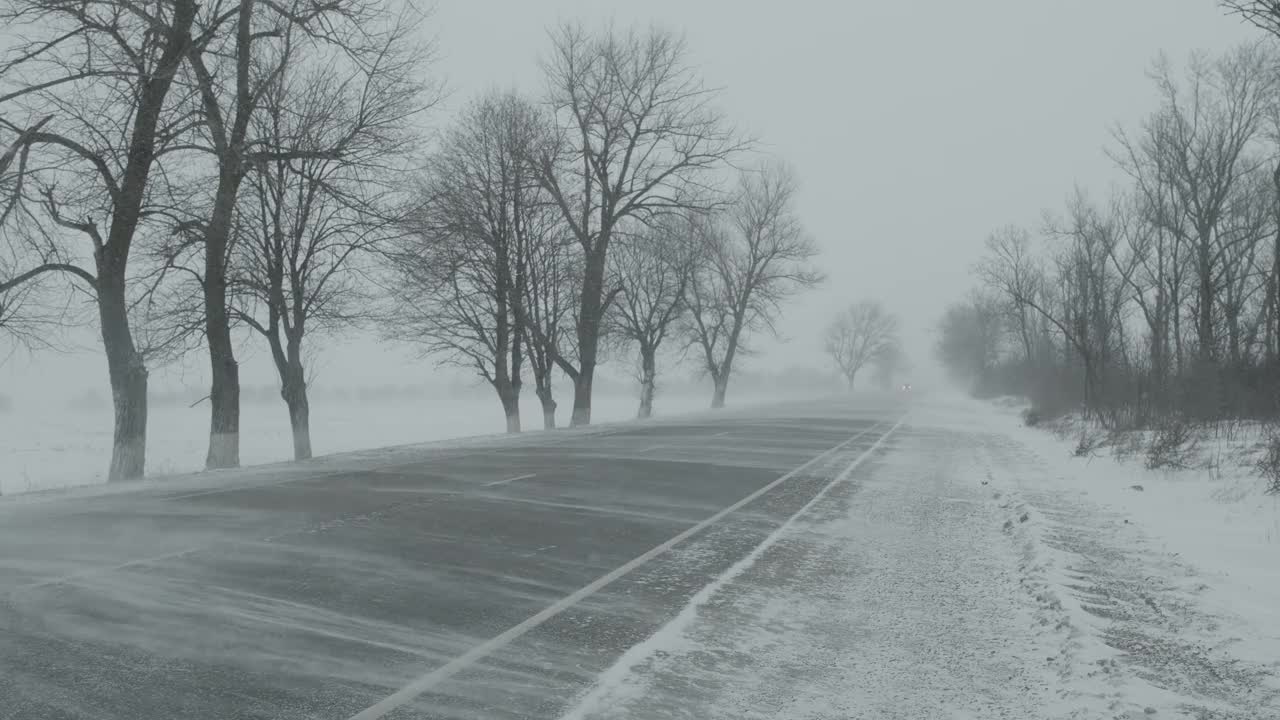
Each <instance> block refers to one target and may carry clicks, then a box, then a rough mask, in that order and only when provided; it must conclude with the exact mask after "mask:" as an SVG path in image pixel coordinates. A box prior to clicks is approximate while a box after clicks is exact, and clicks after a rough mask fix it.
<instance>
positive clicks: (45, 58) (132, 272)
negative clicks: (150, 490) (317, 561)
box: [0, 0, 434, 480]
mask: <svg viewBox="0 0 1280 720" xmlns="http://www.w3.org/2000/svg"><path fill="white" fill-rule="evenodd" d="M0 19H2V21H3V23H4V25H5V27H6V30H7V31H10V32H7V34H6V38H5V41H4V45H3V47H2V48H0V49H2V50H3V59H2V60H0V144H5V145H6V146H7V150H6V153H5V157H6V162H5V167H4V168H0V178H2V179H0V187H3V190H4V195H3V199H4V210H3V216H2V217H0V233H3V242H4V261H3V264H0V298H3V303H4V304H3V306H4V307H6V308H13V307H14V306H13V304H12V303H11V302H10V299H11V298H15V297H16V298H27V297H30V296H31V295H32V294H33V293H40V294H45V295H47V296H50V297H53V298H56V297H59V296H63V297H66V296H68V294H71V295H70V296H72V297H76V298H87V299H88V301H89V303H88V304H89V305H90V306H92V307H93V308H94V309H95V310H96V312H97V320H98V326H99V329H100V333H101V339H102V347H103V350H104V354H105V357H106V360H107V369H108V378H109V381H110V385H111V391H112V398H113V404H114V409H115V431H114V442H113V450H112V459H111V464H110V470H109V473H108V477H109V479H111V480H119V479H129V478H134V477H138V476H141V475H142V474H143V472H144V468H145V453H146V425H147V382H148V375H149V370H150V369H152V368H153V367H154V366H155V365H156V364H159V363H163V362H165V361H166V360H168V359H170V358H172V357H174V356H175V355H176V354H177V353H180V352H184V351H187V350H191V349H193V348H196V347H199V348H201V349H202V350H203V351H204V352H206V353H207V355H208V359H209V364H210V370H211V379H212V382H211V389H210V394H209V398H208V399H209V401H210V408H211V412H210V432H209V446H208V454H207V459H206V465H207V466H208V467H210V468H217V467H231V466H235V465H238V464H239V412H240V408H239V393H240V387H239V369H238V363H237V360H236V356H235V350H236V345H235V343H234V342H233V332H234V330H235V329H236V328H237V327H239V326H241V324H244V325H247V326H249V327H252V328H254V329H255V330H257V331H258V332H260V333H261V334H262V336H263V337H264V338H265V340H266V341H267V343H268V345H269V347H270V349H271V352H272V356H273V358H274V359H275V360H276V364H277V367H278V369H279V371H280V376H281V382H282V387H283V390H282V396H283V399H284V400H285V402H286V403H287V405H288V408H289V413H290V417H291V420H292V421H293V425H294V429H295V449H296V454H297V456H298V457H307V456H309V455H310V441H309V434H308V432H307V403H306V394H305V380H304V377H303V372H302V368H303V367H304V364H303V363H304V360H303V357H302V347H303V341H304V337H305V333H306V332H307V330H308V329H309V328H312V327H314V326H318V325H324V324H326V323H334V322H341V321H343V320H347V319H350V317H351V315H350V313H349V312H347V309H346V308H348V307H350V304H349V303H348V302H347V298H348V296H349V294H350V292H351V291H352V290H354V289H355V288H356V286H357V284H358V283H356V282H354V281H353V280H352V277H351V275H350V271H352V270H355V269H356V266H357V265H358V264H359V256H361V255H362V253H363V251H364V250H365V249H366V248H367V247H368V245H369V243H370V242H371V239H372V238H373V237H374V236H376V235H378V234H381V233H385V232H388V231H389V230H390V229H391V228H393V227H394V226H395V222H393V221H394V213H396V212H398V209H397V207H396V204H395V202H394V194H393V193H388V192H385V191H386V190H393V189H394V188H389V187H383V188H381V190H380V189H379V188H378V183H379V181H380V180H389V179H391V177H392V176H391V174H390V173H386V172H384V171H385V170H390V169H395V170H398V169H400V166H402V165H404V164H405V161H406V160H407V159H408V158H407V157H406V155H405V152H406V146H407V144H408V143H409V142H410V139H411V138H412V135H413V134H412V132H411V127H412V124H413V122H414V120H415V118H416V116H417V115H418V114H419V113H421V112H422V111H423V110H424V109H426V108H427V107H428V106H429V105H430V104H431V102H432V101H433V100H434V93H433V91H434V88H433V87H432V86H431V85H430V84H429V83H425V82H423V80H422V79H421V78H423V77H424V69H425V61H426V58H427V52H428V50H429V48H427V47H424V46H422V45H421V44H420V43H419V42H418V41H417V40H416V39H415V35H416V33H417V31H418V25H419V20H420V19H419V18H415V17H412V16H409V15H405V14H403V13H401V12H400V11H398V10H396V9H395V8H394V7H393V6H392V5H391V4H389V3H384V2H382V1H381V0H367V1H366V2H343V3H324V2H315V1H314V0H288V1H286V2H276V1H275V0H219V1H217V2H213V3H202V4H197V3H194V2H189V1H188V0H159V1H157V2H151V3H142V4H139V3H134V2H131V1H130V0H88V1H87V2H79V3H65V2H59V1H57V0H8V2H7V3H6V4H5V5H4V6H3V8H0ZM68 281H69V282H68ZM68 285H70V287H68ZM28 310H33V311H34V312H35V313H36V314H37V315H38V314H39V311H38V310H35V309H34V308H33V307H32V306H31V304H30V303H23V304H22V307H21V308H19V309H17V310H7V311H6V312H5V313H4V315H3V322H0V329H4V330H9V331H13V330H15V329H17V330H19V331H20V330H21V329H22V328H23V327H24V326H23V322H24V317H23V316H24V314H25V312H26V311H28Z"/></svg>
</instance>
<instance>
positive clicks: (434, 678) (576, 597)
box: [351, 416, 905, 720]
mask: <svg viewBox="0 0 1280 720" xmlns="http://www.w3.org/2000/svg"><path fill="white" fill-rule="evenodd" d="M904 420H905V416H904V417H903V418H900V419H899V420H898V421H897V422H896V423H894V425H893V427H891V428H889V429H888V430H887V431H885V432H884V434H882V435H881V436H880V437H879V438H877V439H876V441H875V443H873V444H872V445H871V447H869V448H867V449H866V451H864V452H863V453H862V454H860V455H859V456H858V457H857V458H855V459H854V461H853V462H852V463H850V464H849V466H848V467H846V468H845V469H844V471H843V472H841V473H840V474H839V475H837V476H836V477H835V478H833V479H832V480H831V482H829V483H827V484H826V485H825V486H824V487H823V488H822V489H821V490H819V491H818V493H817V494H816V495H814V497H813V498H812V499H811V500H810V501H809V502H807V503H805V505H804V507H802V508H800V509H799V510H798V511H796V513H795V514H794V515H792V516H791V517H790V518H788V519H787V521H786V522H784V523H783V524H782V525H781V526H780V527H779V528H778V529H777V530H775V531H774V532H773V533H772V534H770V535H769V537H767V538H765V539H764V541H763V542H761V543H760V545H758V546H757V547H756V548H755V549H753V550H752V551H751V553H750V554H749V555H748V556H747V557H745V558H743V559H742V560H740V561H739V562H738V563H737V564H735V565H734V567H733V568H730V570H729V572H728V573H726V575H725V577H728V576H731V575H732V574H734V571H735V570H737V569H738V568H739V566H740V565H743V563H747V564H749V563H750V562H751V561H754V559H755V558H756V557H758V556H759V555H760V554H761V553H763V552H764V550H765V549H766V548H768V546H770V545H772V544H773V543H774V542H775V541H776V540H777V538H778V537H779V536H780V535H781V533H782V531H783V530H784V529H786V528H788V527H789V526H790V525H791V524H792V523H793V522H794V521H795V520H796V519H797V518H798V517H800V516H801V515H802V514H804V513H805V512H806V511H807V510H808V509H809V508H810V507H812V506H813V505H814V504H815V503H817V502H818V500H820V499H821V498H822V497H823V496H825V495H826V494H827V493H828V492H829V491H830V490H831V488H833V487H835V485H836V484H838V483H840V482H842V481H843V480H845V479H846V478H848V477H849V475H850V474H851V473H852V472H853V471H854V469H855V468H857V467H858V466H859V465H861V464H862V463H863V461H865V460H866V459H867V458H868V457H870V456H871V454H872V453H873V452H875V451H876V450H877V449H879V448H880V446H881V445H882V444H883V443H884V441H885V440H886V439H887V438H888V437H889V436H890V435H892V434H893V433H894V431H895V430H897V429H898V427H899V426H901V425H902V423H903V421H904ZM881 424H882V423H876V424H874V425H872V426H871V427H869V428H867V429H866V430H863V431H862V432H860V433H858V434H856V435H854V436H853V437H851V438H849V439H848V440H845V441H844V442H842V443H840V444H839V445H836V446H835V447H833V448H830V449H829V450H827V451H825V452H823V453H821V454H820V455H817V456H816V457H814V458H812V459H810V460H809V461H807V462H805V463H804V464H802V465H800V466H798V467H796V468H795V469H794V470H792V471H790V472H788V473H787V474H785V475H783V476H782V477H779V478H778V479H776V480H774V481H773V482H771V483H769V484H768V485H765V486H764V487H762V488H760V489H758V490H756V491H755V492H753V493H751V494H750V495H747V496H746V497H744V498H742V499H741V500H739V501H737V502H735V503H734V504H732V505H730V506H729V507H727V508H725V509H723V510H721V511H720V512H717V513H716V514H714V515H712V516H711V517H709V518H707V519H705V520H703V521H702V522H699V523H698V524H697V525H694V526H693V527H690V528H688V529H686V530H685V531H684V532H681V533H680V534H678V535H676V536H674V537H672V538H671V539H669V540H667V541H666V542H664V543H662V544H661V545H658V546H657V547H654V548H653V549H651V550H649V551H647V552H645V553H644V554H643V555H640V556H638V557H636V558H634V559H632V560H630V561H629V562H627V563H626V564H624V565H621V566H620V567H617V568H615V569H613V570H612V571H610V572H608V573H606V574H604V575H601V576H600V577H598V578H596V579H595V580H593V581H591V583H589V584H587V585H584V586H583V587H581V588H579V589H578V590H576V591H575V592H573V593H572V594H570V595H566V596H565V597H563V598H561V599H560V600H557V601H556V602H554V603H552V604H551V605H548V606H547V607H545V608H543V609H542V610H541V611H540V612H538V613H537V614H535V615H532V616H530V617H529V618H527V619H526V620H524V621H523V622H521V623H520V624H519V625H515V626H513V627H511V628H509V629H508V630H506V631H505V632H503V633H502V634H501V635H497V636H495V637H492V638H490V639H488V640H486V641H485V642H482V643H480V644H479V645H476V646H475V647H473V648H471V649H470V650H468V651H466V652H465V653H463V654H461V655H459V656H457V657H455V658H454V659H452V660H450V661H449V662H447V663H445V664H444V665H442V666H440V667H438V668H436V669H435V670H432V671H431V672H429V673H427V674H425V675H422V676H421V677H419V678H417V679H416V680H414V681H413V682H410V683H409V684H408V685H405V686H404V687H402V688H400V689H399V690H397V691H395V692H394V693H392V694H390V695H388V696H387V697H385V698H383V699H382V700H380V701H379V702H377V703H375V704H373V705H371V706H369V707H368V708H365V709H364V710H362V711H360V712H358V713H356V714H355V715H353V716H351V720H378V719H379V718H382V717H383V716H385V715H387V714H388V713H390V712H391V711H393V710H395V709H396V708H399V707H401V706H403V705H406V704H408V703H410V702H413V700H414V699H415V698H417V697H419V696H420V695H422V694H424V693H427V692H430V691H431V690H433V689H434V688H435V687H436V686H438V685H439V684H440V683H442V682H444V681H445V680H448V679H449V678H451V677H453V676H454V675H457V674H458V673H459V672H462V671H463V670H466V669H467V668H469V667H471V666H472V665H474V664H475V663H476V662H477V661H479V660H481V659H483V658H484V657H486V656H488V655H489V654H491V653H493V652H494V651H495V650H499V649H501V648H503V647H505V646H507V645H509V644H510V643H511V642H513V641H514V640H516V639H518V638H520V637H521V636H522V635H524V634H526V633H528V632H529V631H530V630H533V629H534V628H536V627H538V626H539V625H542V624H543V623H545V622H546V621H548V620H550V619H551V618H553V617H555V616H557V615H559V614H560V613H562V612H564V611H565V610H568V609H569V608H571V607H573V606H574V605H576V604H578V603H579V602H581V601H582V600H584V599H586V598H587V597H589V596H591V595H593V594H595V593H596V592H598V591H599V590H601V589H602V588H604V587H605V586H606V585H608V584H610V583H612V582H613V581H615V580H617V579H619V578H621V577H623V576H624V575H627V574H628V573H630V572H632V571H633V570H635V569H636V568H639V567H640V566H642V565H644V564H645V563H647V562H649V561H650V560H652V559H654V558H656V557H658V556H659V555H661V554H663V553H665V552H666V551H668V550H670V549H671V548H673V547H675V546H676V545H679V544H680V543H682V542H684V541H685V540H687V539H689V538H690V537H692V536H694V535H697V534H698V533H700V532H702V531H703V530H705V529H707V528H708V527H709V526H711V525H714V524H715V523H717V522H719V521H720V520H722V519H724V517H725V516H726V515H728V514H730V513H732V512H735V511H737V510H740V509H741V508H742V507H743V506H745V505H747V504H748V503H750V502H751V501H753V500H755V499H756V498H759V497H760V496H761V495H764V494H765V493H767V492H769V491H770V490H773V489H774V488H776V487H778V486H779V485H781V484H782V483H784V482H786V481H788V480H790V479H791V478H793V477H795V476H796V475H798V474H799V473H801V472H803V471H805V470H807V469H808V468H810V467H812V466H813V465H816V464H818V463H820V462H822V461H824V460H827V459H829V458H831V457H832V456H834V455H835V454H837V453H839V452H841V451H842V450H844V449H845V448H846V447H848V446H849V445H850V444H851V443H853V442H854V441H855V440H857V439H858V438H861V437H862V436H864V435H866V434H868V433H870V432H871V431H872V430H875V429H876V428H877V427H879V426H880V425H881ZM722 579H723V578H722Z"/></svg>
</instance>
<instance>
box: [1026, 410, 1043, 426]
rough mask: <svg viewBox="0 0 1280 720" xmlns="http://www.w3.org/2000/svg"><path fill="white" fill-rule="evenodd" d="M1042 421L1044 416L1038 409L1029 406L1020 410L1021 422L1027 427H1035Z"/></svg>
mask: <svg viewBox="0 0 1280 720" xmlns="http://www.w3.org/2000/svg"><path fill="white" fill-rule="evenodd" d="M1043 421H1044V416H1043V415H1042V414H1041V413H1040V411H1039V410H1037V409H1035V408H1033V407H1030V408H1027V409H1026V410H1023V411H1022V424H1023V425H1026V426H1027V427H1036V426H1037V425H1039V424H1040V423H1041V422H1043Z"/></svg>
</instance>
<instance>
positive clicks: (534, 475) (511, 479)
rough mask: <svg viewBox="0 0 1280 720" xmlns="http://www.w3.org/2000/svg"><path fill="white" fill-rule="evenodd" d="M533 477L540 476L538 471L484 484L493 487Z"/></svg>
mask: <svg viewBox="0 0 1280 720" xmlns="http://www.w3.org/2000/svg"><path fill="white" fill-rule="evenodd" d="M532 477H538V473H529V474H528V475H517V476H515V477H509V478H507V479H506V480H494V481H493V482H487V483H485V484H484V486H485V487H493V486H494V485H506V484H507V483H513V482H515V481H517V480H528V479H529V478H532Z"/></svg>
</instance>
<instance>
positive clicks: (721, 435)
mask: <svg viewBox="0 0 1280 720" xmlns="http://www.w3.org/2000/svg"><path fill="white" fill-rule="evenodd" d="M728 434H729V431H728V430H725V431H724V432H721V433H716V434H715V435H712V436H711V437H724V436H725V435H728Z"/></svg>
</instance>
